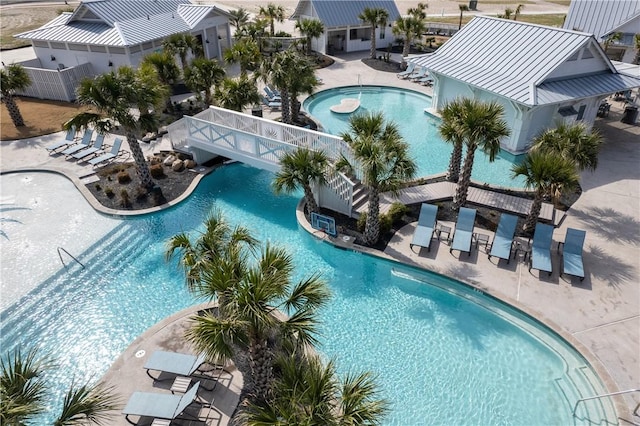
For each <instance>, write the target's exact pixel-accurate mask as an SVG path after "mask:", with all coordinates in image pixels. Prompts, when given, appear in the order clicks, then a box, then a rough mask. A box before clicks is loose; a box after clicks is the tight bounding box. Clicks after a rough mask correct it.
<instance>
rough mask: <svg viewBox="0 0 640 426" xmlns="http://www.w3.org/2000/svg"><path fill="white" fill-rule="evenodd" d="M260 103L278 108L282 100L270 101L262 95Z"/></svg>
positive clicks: (280, 106)
mask: <svg viewBox="0 0 640 426" xmlns="http://www.w3.org/2000/svg"><path fill="white" fill-rule="evenodd" d="M262 103H263V104H264V105H265V106H267V107H269V108H271V109H280V108H282V102H280V101H271V100H269V99H267V98H266V97H265V96H263V97H262Z"/></svg>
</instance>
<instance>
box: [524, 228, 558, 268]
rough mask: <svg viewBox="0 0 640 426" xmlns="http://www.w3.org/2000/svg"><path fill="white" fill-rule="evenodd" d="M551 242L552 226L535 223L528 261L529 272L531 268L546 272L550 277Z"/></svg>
mask: <svg viewBox="0 0 640 426" xmlns="http://www.w3.org/2000/svg"><path fill="white" fill-rule="evenodd" d="M552 240H553V226H551V225H545V224H544V223H537V224H536V229H535V231H534V233H533V243H532V245H531V257H530V259H529V270H531V268H533V269H537V270H539V271H544V272H548V273H549V275H551V271H552V266H551V243H552Z"/></svg>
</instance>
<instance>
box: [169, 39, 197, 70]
mask: <svg viewBox="0 0 640 426" xmlns="http://www.w3.org/2000/svg"><path fill="white" fill-rule="evenodd" d="M162 47H164V48H165V50H166V51H167V52H169V54H171V55H178V57H179V58H180V64H181V65H182V71H183V72H184V70H185V69H186V68H187V66H188V65H189V63H188V62H187V54H188V53H189V52H191V54H192V55H194V56H199V55H201V54H202V45H201V44H200V41H199V40H198V39H197V38H196V37H194V36H193V35H192V34H187V33H177V34H172V35H170V36H169V37H167V38H166V39H165V40H164V41H163V42H162Z"/></svg>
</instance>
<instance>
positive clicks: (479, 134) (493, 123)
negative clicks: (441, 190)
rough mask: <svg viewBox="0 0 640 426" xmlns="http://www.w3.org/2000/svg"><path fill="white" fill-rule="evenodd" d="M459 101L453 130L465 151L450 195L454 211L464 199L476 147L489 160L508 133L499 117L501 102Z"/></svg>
mask: <svg viewBox="0 0 640 426" xmlns="http://www.w3.org/2000/svg"><path fill="white" fill-rule="evenodd" d="M460 102H461V104H460V105H459V106H458V107H457V108H460V114H461V115H460V117H459V118H458V119H457V120H456V123H455V124H456V125H457V126H459V127H460V128H459V129H458V130H457V132H459V134H460V136H461V137H462V139H463V140H464V144H465V146H466V149H467V154H466V156H465V159H464V163H463V166H462V173H461V175H460V178H459V179H458V185H457V187H456V193H455V195H454V197H453V208H454V210H456V211H457V210H458V209H460V207H461V206H463V205H464V204H465V203H466V202H467V192H468V191H469V185H470V184H471V172H472V171H473V160H474V156H475V152H476V149H478V148H480V149H482V150H483V151H484V153H485V154H487V155H488V156H489V161H493V160H495V157H496V155H498V152H500V139H502V138H503V137H506V136H509V135H510V134H511V131H510V130H509V126H508V125H507V123H506V121H504V119H503V116H504V108H503V107H502V105H500V104H498V103H497V102H495V101H492V102H489V103H485V102H482V101H478V100H475V99H468V98H464V99H462V100H461V101H460Z"/></svg>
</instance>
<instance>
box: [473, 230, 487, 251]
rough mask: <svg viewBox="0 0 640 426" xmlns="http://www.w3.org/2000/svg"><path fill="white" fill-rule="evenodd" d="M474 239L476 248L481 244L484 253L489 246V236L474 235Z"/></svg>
mask: <svg viewBox="0 0 640 426" xmlns="http://www.w3.org/2000/svg"><path fill="white" fill-rule="evenodd" d="M475 237H476V248H478V245H479V244H482V245H483V246H484V249H485V251H486V250H487V246H488V245H489V236H488V235H487V234H480V233H476V234H475Z"/></svg>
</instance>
